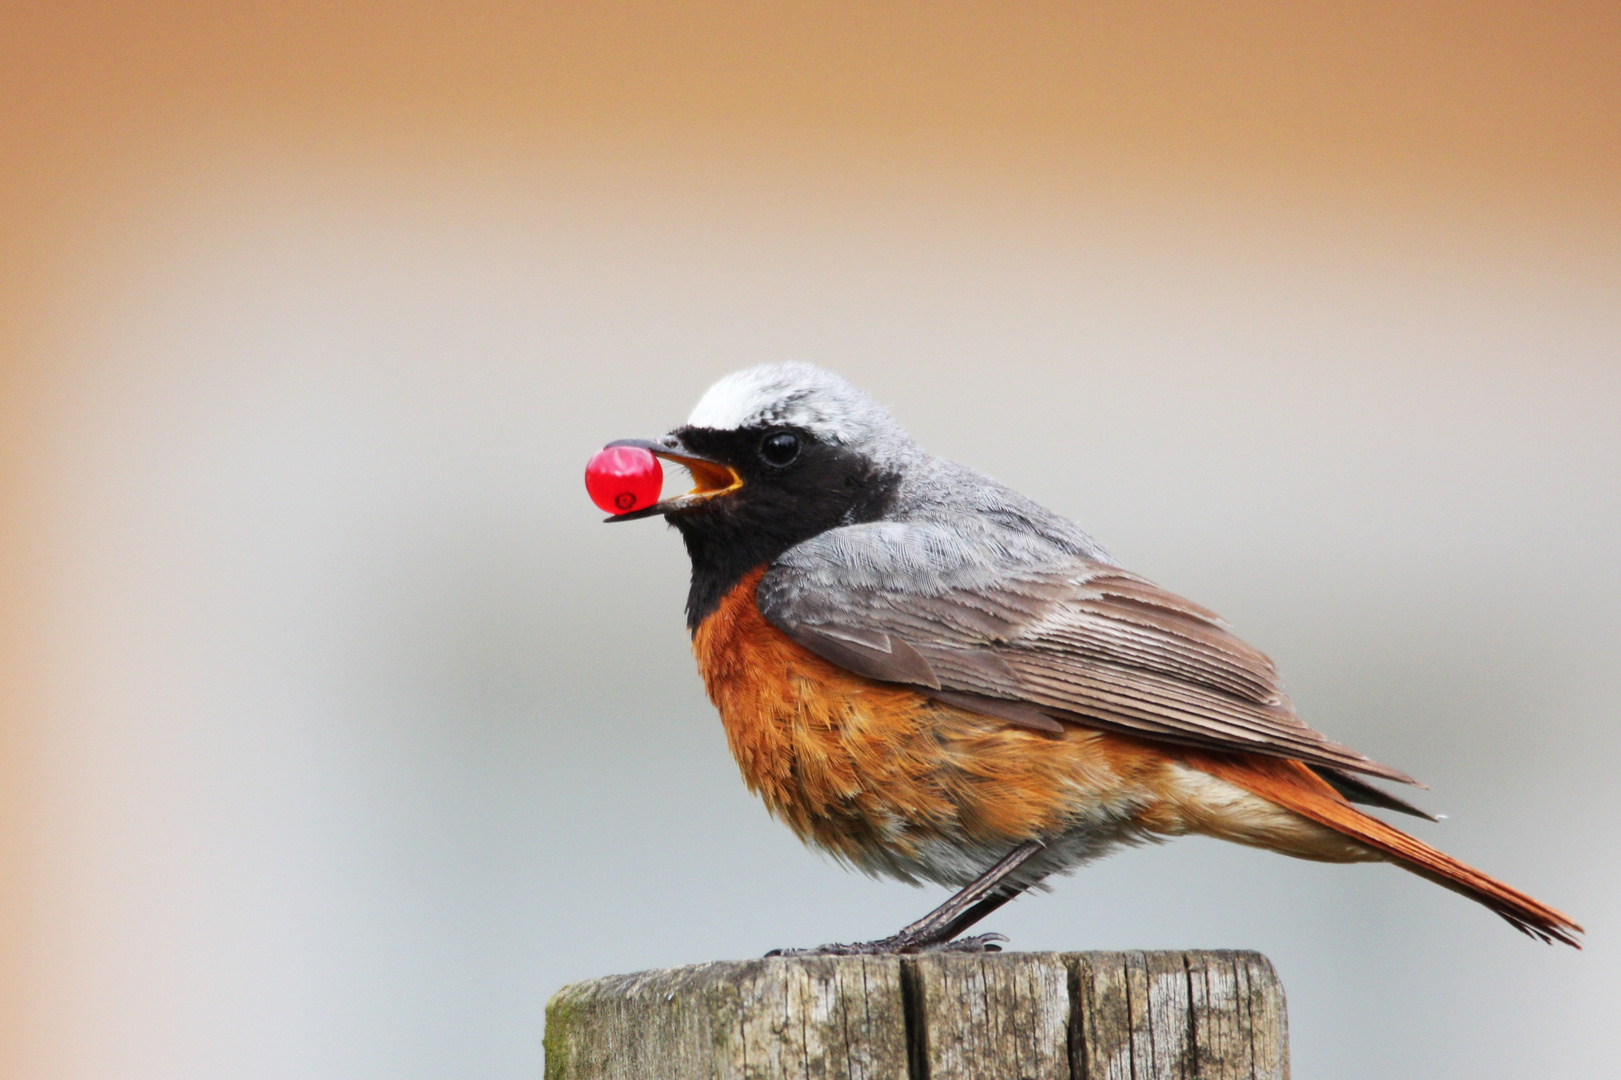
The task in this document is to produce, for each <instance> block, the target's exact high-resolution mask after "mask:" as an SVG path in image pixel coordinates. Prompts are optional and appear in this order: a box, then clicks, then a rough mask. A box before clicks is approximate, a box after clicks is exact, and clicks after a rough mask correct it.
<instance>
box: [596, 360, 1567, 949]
mask: <svg viewBox="0 0 1621 1080" xmlns="http://www.w3.org/2000/svg"><path fill="white" fill-rule="evenodd" d="M608 445H609V446H610V447H615V446H626V447H639V448H641V449H642V450H646V451H648V452H650V453H652V454H653V455H655V456H656V457H658V458H662V459H664V460H666V461H670V462H672V463H674V464H677V465H679V466H682V467H684V468H685V469H686V470H687V472H689V473H690V474H691V477H692V480H693V488H692V490H691V491H689V492H686V493H685V494H681V495H676V496H673V497H670V498H665V499H661V500H660V501H658V502H656V503H653V504H652V505H649V506H646V507H644V508H642V509H639V510H634V511H631V512H629V513H623V514H618V515H615V516H613V517H610V518H608V520H609V521H611V522H624V521H631V520H638V519H647V518H655V517H663V518H664V519H665V520H666V521H667V522H668V523H669V524H670V525H672V526H674V528H675V529H676V530H677V531H678V532H679V533H680V535H681V538H682V541H683V542H684V544H685V547H686V550H687V554H688V555H689V557H690V560H691V564H692V577H691V583H690V587H689V590H688V595H687V601H686V615H687V628H688V630H689V631H690V633H691V638H692V649H693V653H694V655H695V657H696V660H697V664H698V669H699V673H700V675H701V676H702V680H703V683H704V687H705V689H706V691H707V692H708V696H709V698H710V700H711V701H712V702H713V703H714V705H715V707H716V709H717V711H718V712H719V714H720V719H721V723H722V725H723V727H724V729H725V733H726V739H727V744H728V746H729V748H730V750H731V753H732V755H733V757H734V758H735V760H736V762H737V765H738V767H739V769H740V771H741V773H742V777H743V780H744V782H745V784H746V785H747V786H748V788H749V789H750V790H751V791H752V792H754V793H755V794H756V795H758V796H759V797H760V798H761V799H762V800H763V801H764V803H765V806H766V808H767V810H769V811H770V813H771V814H772V815H773V816H774V817H776V818H778V819H779V820H781V821H782V822H783V823H785V824H786V825H787V826H788V828H789V829H791V830H792V831H793V832H794V833H795V834H796V835H797V836H798V838H799V839H800V840H802V841H803V842H805V843H806V844H808V845H810V846H811V847H813V848H816V849H819V850H821V851H823V852H825V853H827V854H829V855H831V856H832V857H833V858H834V859H835V860H837V861H839V862H841V863H843V864H846V865H847V866H850V867H853V868H855V869H858V870H861V871H864V872H866V873H868V874H870V875H873V876H877V877H889V878H894V879H898V880H900V881H904V882H909V883H912V884H921V883H934V884H938V885H945V886H949V887H952V888H955V889H957V892H955V893H954V894H953V895H952V896H951V897H950V899H948V900H947V901H946V902H945V903H944V904H941V905H940V906H939V907H937V908H935V909H934V910H932V911H930V912H929V913H928V914H926V915H924V916H923V917H922V918H920V919H918V920H916V921H915V922H912V923H910V924H908V925H907V926H905V927H903V928H901V929H900V930H898V931H896V932H895V933H893V934H891V935H889V936H887V937H884V938H880V939H877V940H874V941H862V942H854V943H832V944H828V945H822V946H816V947H813V948H794V949H779V950H774V951H773V953H772V954H770V955H808V954H832V955H882V954H896V953H902V954H905V953H925V952H969V953H972V952H987V951H997V950H999V949H1000V947H1001V943H1002V942H1005V941H1006V940H1007V939H1006V938H1005V937H1004V936H1003V935H1001V934H996V933H981V934H968V933H967V931H968V930H970V929H972V928H973V927H975V926H976V925H977V924H978V923H979V922H980V921H981V920H982V919H984V918H985V917H986V916H988V915H990V914H991V913H992V912H994V911H996V910H997V909H999V908H1000V907H1002V906H1003V905H1004V904H1006V903H1008V902H1009V901H1011V900H1013V899H1014V898H1015V897H1018V896H1020V895H1022V894H1024V893H1026V892H1028V891H1030V890H1032V889H1045V888H1048V887H1049V885H1048V884H1047V882H1048V879H1049V878H1051V877H1053V876H1054V875H1061V874H1066V873H1069V872H1071V871H1074V870H1076V869H1078V868H1079V867H1081V866H1083V865H1085V864H1086V863H1089V862H1091V861H1093V860H1095V859H1097V858H1099V857H1101V856H1104V855H1106V854H1108V853H1109V852H1111V851H1113V850H1116V849H1119V848H1121V847H1123V846H1129V845H1136V844H1142V843H1145V842H1154V841H1163V840H1168V839H1171V838H1174V837H1178V836H1183V835H1188V834H1198V835H1203V836H1210V837H1216V838H1219V839H1222V840H1227V841H1233V842H1236V843H1239V844H1245V845H1249V846H1252V847H1258V848H1264V849H1267V850H1270V851H1275V852H1279V853H1282V854H1284V855H1290V856H1294V857H1296V858H1302V859H1312V860H1318V861H1323V862H1336V863H1339V862H1381V861H1382V862H1389V863H1394V864H1396V865H1397V866H1399V867H1401V868H1402V869H1404V870H1408V871H1411V872H1412V873H1414V874H1417V875H1418V876H1420V877H1423V878H1426V879H1428V880H1429V881H1432V882H1434V883H1435V884H1438V885H1441V886H1442V887H1444V888H1447V889H1451V890H1452V891H1454V892H1457V893H1460V894H1462V895H1463V896H1466V897H1468V898H1469V899H1471V900H1474V901H1477V902H1478V903H1480V904H1482V905H1484V906H1485V907H1486V908H1488V909H1489V910H1491V911H1493V912H1495V913H1496V914H1497V915H1499V916H1501V917H1502V918H1503V919H1505V920H1506V921H1507V922H1508V923H1509V924H1510V925H1512V926H1514V927H1515V928H1516V929H1518V930H1520V931H1522V932H1524V933H1525V934H1527V935H1529V936H1531V937H1533V938H1537V939H1540V940H1542V941H1544V942H1550V943H1551V942H1556V941H1557V942H1563V943H1565V944H1567V945H1572V946H1575V947H1577V948H1580V947H1581V945H1580V938H1579V935H1580V934H1582V933H1583V930H1582V928H1581V927H1580V926H1579V925H1577V924H1576V923H1575V922H1574V921H1572V919H1571V918H1570V917H1569V916H1568V915H1565V914H1564V913H1563V912H1560V911H1558V910H1556V909H1555V908H1552V907H1549V906H1548V905H1546V904H1543V903H1542V902H1540V901H1538V900H1536V899H1533V898H1532V897H1531V896H1529V895H1527V894H1525V893H1523V892H1520V891H1519V890H1517V889H1515V888H1512V887H1511V886H1509V885H1506V884H1504V883H1503V882H1501V881H1498V880H1496V879H1494V878H1492V877H1489V876H1488V875H1486V874H1484V873H1482V872H1481V871H1479V870H1476V869H1474V868H1473V867H1471V866H1468V865H1466V864H1464V863H1463V862H1460V861H1459V860H1457V859H1454V858H1452V857H1451V856H1449V855H1446V854H1444V853H1442V852H1441V851H1438V850H1436V849H1435V848H1433V847H1431V846H1429V845H1428V844H1425V843H1423V842H1422V841H1420V840H1418V839H1416V838H1414V837H1412V836H1410V835H1408V834H1407V833H1404V832H1402V831H1401V830H1399V829H1397V828H1395V827H1394V826H1392V825H1390V824H1388V823H1387V822H1386V821H1384V820H1383V819H1382V818H1378V817H1375V816H1373V815H1371V814H1369V813H1367V812H1365V811H1364V810H1363V809H1360V807H1363V806H1368V807H1376V808H1382V809H1385V810H1389V811H1396V812H1401V813H1407V814H1412V815H1415V816H1418V817H1424V818H1430V819H1431V820H1435V819H1434V818H1432V817H1431V815H1429V814H1428V813H1426V812H1425V811H1423V810H1421V809H1419V808H1418V807H1416V806H1414V805H1413V804H1412V803H1410V802H1408V801H1407V800H1406V799H1403V798H1401V797H1399V796H1397V795H1395V794H1393V793H1391V792H1390V791H1389V790H1387V789H1386V788H1384V787H1382V786H1380V785H1379V784H1378V783H1377V782H1376V781H1391V782H1396V783H1402V784H1417V783H1418V782H1417V781H1416V780H1414V779H1413V778H1412V777H1410V776H1408V775H1407V774H1406V773H1404V772H1402V771H1400V770H1398V769H1395V768H1392V767H1390V766H1387V765H1383V764H1380V763H1378V762H1376V761H1373V760H1371V759H1370V758H1368V757H1365V756H1363V755H1362V754H1360V753H1358V752H1357V751H1355V750H1352V749H1351V748H1349V747H1347V746H1344V745H1341V744H1340V743H1338V742H1335V741H1333V740H1331V739H1330V738H1329V737H1328V736H1326V735H1324V734H1322V733H1320V732H1318V731H1316V730H1314V729H1312V728H1311V727H1308V726H1307V725H1306V723H1305V722H1304V721H1303V720H1302V719H1301V718H1300V717H1299V715H1298V714H1297V713H1296V711H1295V709H1294V707H1293V705H1292V704H1291V703H1290V701H1289V698H1288V697H1287V695H1286V694H1285V693H1284V689H1283V686H1282V683H1281V682H1280V681H1279V677H1278V673H1277V670H1276V668H1275V666H1274V664H1273V663H1272V661H1271V660H1270V659H1268V657H1267V656H1266V655H1264V654H1263V653H1262V652H1260V651H1259V650H1257V649H1255V648H1254V647H1252V646H1250V645H1248V644H1246V643H1245V642H1244V641H1242V640H1241V639H1240V638H1239V637H1238V636H1237V635H1236V634H1235V633H1234V632H1233V630H1232V629H1231V628H1230V627H1229V626H1228V624H1227V623H1226V622H1224V621H1223V620H1222V619H1221V618H1220V617H1219V616H1217V615H1216V614H1215V613H1213V612H1211V611H1209V610H1208V609H1206V608H1204V607H1201V606H1199V605H1198V604H1195V603H1192V602H1191V601H1188V600H1185V599H1183V598H1182V597H1180V596H1178V595H1176V594H1175V593H1172V592H1170V591H1168V590H1166V589H1164V588H1161V587H1160V586H1158V585H1156V584H1155V583H1153V582H1152V581H1150V580H1148V579H1147V578H1144V577H1142V576H1140V575H1138V574H1135V573H1132V572H1131V571H1129V570H1127V569H1125V568H1124V567H1123V566H1121V565H1120V564H1119V563H1118V562H1117V561H1116V560H1115V559H1114V558H1113V557H1112V556H1111V555H1110V554H1109V553H1108V552H1107V551H1105V550H1104V548H1103V547H1102V546H1100V545H1099V544H1098V542H1097V541H1095V540H1094V539H1093V538H1092V537H1091V536H1090V535H1088V534H1087V533H1086V532H1085V531H1083V530H1082V529H1081V527H1080V526H1078V525H1077V524H1075V523H1074V522H1072V521H1070V520H1069V519H1067V518H1065V517H1063V516H1061V515H1059V514H1057V513H1055V512H1053V511H1051V510H1048V509H1047V508H1045V507H1044V506H1041V505H1040V504H1038V503H1036V502H1035V501H1033V500H1031V499H1029V498H1026V497H1025V496H1023V495H1020V494H1019V493H1017V492H1015V491H1013V490H1012V489H1011V488H1009V487H1006V486H1004V485H1003V484H1000V483H998V482H997V481H995V480H992V479H991V478H990V477H988V476H985V475H982V474H981V473H979V472H976V471H974V470H973V469H970V468H967V467H965V466H962V465H958V464H955V463H953V462H950V461H947V460H944V459H942V458H939V457H935V456H933V455H931V454H929V453H927V452H926V451H925V450H923V449H922V448H921V447H920V446H919V445H918V444H917V443H916V442H915V441H914V440H913V439H912V437H911V436H910V435H909V434H908V433H907V432H906V431H905V430H904V429H903V428H902V427H901V426H900V424H899V423H897V422H896V421H895V419H894V418H893V417H892V416H891V415H890V413H889V412H888V410H887V409H885V408H884V407H883V406H881V405H880V404H878V403H877V402H876V401H875V400H874V399H873V398H872V397H870V396H869V395H868V394H866V393H865V392H863V391H861V390H860V389H858V388H856V387H855V386H854V385H853V384H851V383H850V382H848V381H847V380H846V379H844V378H843V377H842V376H840V375H838V374H835V373H834V372H832V371H829V370H826V369H824V368H821V367H818V366H815V365H812V364H808V363H802V362H782V363H772V364H764V365H760V366H756V367H751V368H748V369H745V370H742V371H738V372H735V373H733V374H730V375H728V376H726V377H724V378H722V379H720V380H719V381H718V382H716V383H715V384H714V385H713V386H711V387H710V388H709V389H708V390H707V391H706V392H705V393H704V394H703V395H702V397H701V399H700V400H699V401H698V404H697V406H696V407H695V408H694V409H693V411H692V413H691V414H690V416H689V417H688V419H687V421H686V423H685V424H682V425H680V426H678V427H676V428H674V429H673V430H672V431H670V432H669V433H668V434H666V435H663V436H661V437H658V438H653V439H621V440H617V441H615V442H612V443H609V444H608ZM1419 786H1422V785H1419Z"/></svg>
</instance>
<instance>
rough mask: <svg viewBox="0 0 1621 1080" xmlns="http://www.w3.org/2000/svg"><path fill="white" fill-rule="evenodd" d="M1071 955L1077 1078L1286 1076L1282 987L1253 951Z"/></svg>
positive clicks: (1246, 1079)
mask: <svg viewBox="0 0 1621 1080" xmlns="http://www.w3.org/2000/svg"><path fill="white" fill-rule="evenodd" d="M1069 960H1070V963H1071V965H1072V966H1071V970H1072V971H1073V972H1074V976H1075V978H1074V982H1073V983H1072V986H1071V993H1072V995H1073V998H1074V1009H1073V1011H1072V1013H1071V1017H1072V1019H1071V1024H1072V1026H1071V1032H1072V1035H1071V1043H1072V1045H1073V1046H1074V1048H1075V1080H1191V1078H1193V1077H1198V1078H1200V1080H1250V1078H1252V1077H1253V1078H1255V1080H1287V1078H1288V1076H1289V1034H1288V1021H1287V1018H1286V1014H1285V1010H1284V1000H1283V987H1282V985H1280V984H1279V982H1278V978H1277V974H1276V973H1275V972H1274V971H1273V970H1272V965H1271V964H1270V963H1269V962H1268V961H1267V959H1266V957H1264V956H1262V955H1260V954H1259V953H1252V952H1186V953H1183V952H1125V953H1103V952H1098V953H1073V954H1070V955H1069Z"/></svg>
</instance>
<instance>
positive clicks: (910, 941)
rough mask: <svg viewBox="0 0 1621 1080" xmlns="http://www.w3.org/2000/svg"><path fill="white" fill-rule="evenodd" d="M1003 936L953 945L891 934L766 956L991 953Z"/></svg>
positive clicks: (979, 936) (969, 939)
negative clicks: (847, 943) (867, 939)
mask: <svg viewBox="0 0 1621 1080" xmlns="http://www.w3.org/2000/svg"><path fill="white" fill-rule="evenodd" d="M1006 940H1007V938H1006V937H1004V936H1003V935H1001V934H975V935H974V936H973V937H964V938H957V939H955V940H953V941H939V940H930V939H929V938H928V937H926V936H922V935H916V936H914V935H910V934H892V935H890V936H889V937H886V938H879V939H878V940H877V941H857V942H853V943H851V944H849V945H845V944H840V943H835V944H832V945H818V946H816V947H815V948H813V949H772V950H771V951H770V952H768V953H766V955H767V956H901V955H907V956H911V955H916V954H917V953H988V952H1001V951H1002V946H1001V945H999V944H998V942H1002V941H1006Z"/></svg>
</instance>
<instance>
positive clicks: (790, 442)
mask: <svg viewBox="0 0 1621 1080" xmlns="http://www.w3.org/2000/svg"><path fill="white" fill-rule="evenodd" d="M760 456H761V457H763V458H765V459H766V461H767V462H768V463H769V464H772V465H775V466H777V467H778V468H781V467H782V466H784V465H787V464H789V463H790V462H792V461H793V460H794V458H796V457H798V456H799V436H798V435H795V434H794V433H793V432H791V431H773V432H772V433H771V434H770V435H767V436H766V437H765V439H764V440H762V441H761V443H760Z"/></svg>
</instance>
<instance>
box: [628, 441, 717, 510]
mask: <svg viewBox="0 0 1621 1080" xmlns="http://www.w3.org/2000/svg"><path fill="white" fill-rule="evenodd" d="M608 446H636V447H640V448H641V449H643V450H647V451H650V452H651V453H653V454H654V455H655V456H657V457H661V458H663V459H664V460H665V461H673V462H675V463H676V464H677V465H679V466H681V467H682V468H683V469H686V470H687V472H689V473H691V474H692V484H693V487H692V490H691V491H689V492H687V493H686V494H685V495H677V496H676V497H675V498H673V499H663V500H661V501H659V502H656V503H654V504H653V505H652V506H644V507H642V508H641V509H640V510H632V511H631V512H630V513H628V514H616V515H614V516H613V517H611V518H608V519H607V520H608V521H635V520H636V519H638V518H648V517H655V516H657V515H659V514H673V513H678V512H680V511H682V510H691V509H692V508H693V507H695V506H702V505H703V504H704V503H706V502H708V501H709V500H711V499H718V498H720V497H721V496H722V495H730V494H731V493H732V492H734V491H736V490H738V489H739V488H741V487H742V486H743V478H742V477H741V476H739V475H738V474H737V470H736V469H734V468H732V467H731V466H730V465H723V464H721V463H720V462H718V461H712V460H710V459H709V458H706V457H699V456H698V455H697V454H690V453H688V452H687V451H686V449H685V448H684V447H683V446H682V445H681V443H680V442H678V441H677V440H676V439H675V438H673V437H672V436H669V435H666V436H665V437H664V438H662V439H615V440H614V441H613V442H611V443H609V444H608ZM604 449H606V447H605V448H604Z"/></svg>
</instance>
